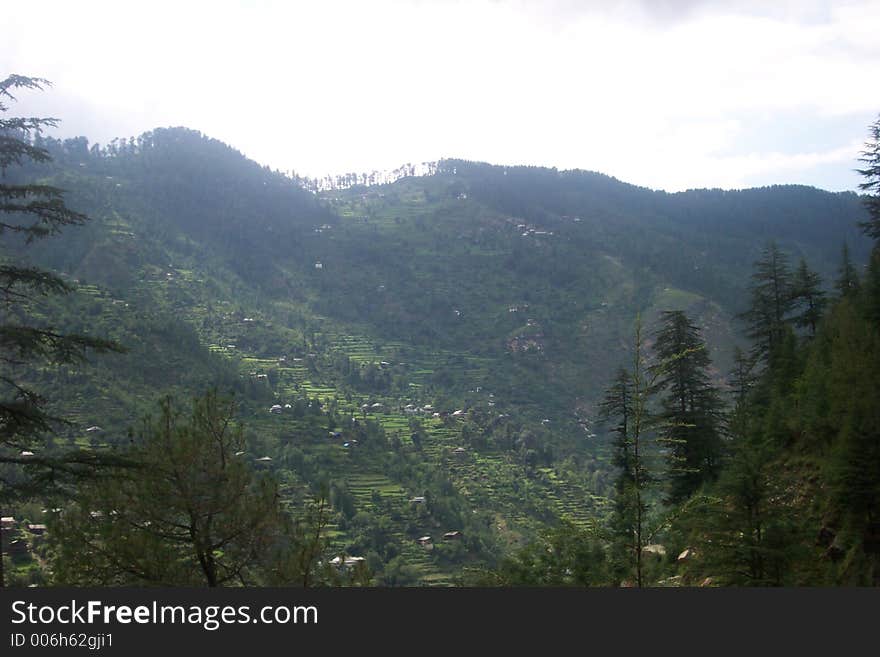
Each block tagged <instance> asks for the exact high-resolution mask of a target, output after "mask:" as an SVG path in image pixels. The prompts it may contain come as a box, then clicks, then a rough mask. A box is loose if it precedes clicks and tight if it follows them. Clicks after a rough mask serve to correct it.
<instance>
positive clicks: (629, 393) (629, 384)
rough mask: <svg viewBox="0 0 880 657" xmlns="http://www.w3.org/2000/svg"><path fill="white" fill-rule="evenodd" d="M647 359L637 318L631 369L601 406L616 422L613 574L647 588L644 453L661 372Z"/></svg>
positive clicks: (649, 476) (648, 473)
mask: <svg viewBox="0 0 880 657" xmlns="http://www.w3.org/2000/svg"><path fill="white" fill-rule="evenodd" d="M646 360H647V359H646V354H645V345H644V339H643V337H642V323H641V318H637V319H636V329H635V341H634V348H633V355H632V364H631V366H630V369H628V370H626V369H621V370H619V371H618V373H617V376H616V377H615V379H614V382H613V383H612V385H611V387H610V388H609V389H608V392H607V394H606V396H605V400H604V401H603V403H602V405H601V417H603V418H604V419H606V420H607V419H611V418H614V419H616V420H617V426H616V427H615V429H614V430H613V431H614V434H615V437H614V464H615V466H616V467H617V469H618V473H617V478H616V479H615V483H614V488H615V500H614V510H613V513H612V518H611V531H612V534H613V536H614V539H613V545H612V549H613V551H614V552H615V555H614V561H615V562H616V563H614V564H613V569H614V570H615V571H616V574H617V575H620V576H622V577H626V578H629V577H633V578H635V583H636V586H639V587H641V586H644V585H645V583H646V581H645V572H644V559H643V556H644V548H645V546H646V545H648V544H649V543H650V540H651V538H652V534H651V531H650V529H649V527H648V514H649V512H650V510H651V504H650V501H649V490H650V488H651V487H652V486H653V484H654V481H655V480H656V475H655V474H654V473H653V472H652V468H651V467H649V465H648V455H647V453H646V448H647V446H648V443H649V442H650V440H651V438H652V432H653V427H654V423H655V421H656V419H655V418H654V416H653V414H652V413H651V403H652V400H653V396H654V392H655V390H656V382H657V378H658V376H659V373H660V372H662V371H663V370H662V369H661V370H659V371H658V370H650V369H649V368H648V366H647V362H646Z"/></svg>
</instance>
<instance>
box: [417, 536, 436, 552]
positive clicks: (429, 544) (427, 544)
mask: <svg viewBox="0 0 880 657" xmlns="http://www.w3.org/2000/svg"><path fill="white" fill-rule="evenodd" d="M416 543H418V544H419V545H420V546H421V547H423V548H425V549H426V550H432V549H434V542H433V541H432V540H431V537H430V536H420V537H419V538H417V539H416Z"/></svg>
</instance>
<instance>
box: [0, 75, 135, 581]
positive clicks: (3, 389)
mask: <svg viewBox="0 0 880 657" xmlns="http://www.w3.org/2000/svg"><path fill="white" fill-rule="evenodd" d="M48 84H49V82H48V81H46V80H43V79H41V78H31V77H25V76H22V75H10V76H8V77H7V78H6V79H4V80H2V81H0V117H2V118H0V308H2V312H0V365H2V368H0V464H7V465H8V467H9V468H12V469H13V471H15V472H17V473H18V474H19V475H21V470H20V469H19V468H20V467H23V468H26V473H27V474H28V475H31V476H28V477H21V476H17V477H16V478H15V479H16V482H15V484H14V485H13V484H12V483H11V481H10V479H9V478H8V477H6V476H4V477H3V480H2V484H3V485H2V486H0V502H3V501H6V500H8V499H9V498H11V497H13V496H14V495H19V496H22V495H37V494H39V495H44V494H45V493H46V492H47V487H48V486H49V485H50V484H51V485H54V484H56V483H57V482H58V481H59V480H64V479H66V478H67V476H68V475H70V476H77V477H79V476H87V475H91V474H93V472H94V468H95V467H96V466H98V465H100V464H101V463H102V462H105V461H106V460H107V459H104V458H101V457H99V456H97V455H96V454H95V453H93V452H89V451H86V450H73V451H66V452H64V453H59V451H58V450H48V449H46V448H47V443H46V440H45V438H44V437H45V435H46V433H47V432H48V431H49V430H50V429H51V428H52V427H53V426H57V424H58V423H60V422H62V420H61V418H58V417H54V416H53V415H52V414H50V413H49V411H48V410H47V403H48V400H47V399H46V398H45V397H43V396H42V395H41V394H40V393H39V392H38V391H37V390H34V389H33V388H31V387H30V386H28V385H26V384H25V383H23V382H22V381H21V379H20V377H19V376H17V374H20V372H21V368H23V367H25V366H32V367H33V366H52V365H59V364H71V363H81V362H83V361H84V360H85V359H86V356H87V354H88V353H89V352H106V351H119V350H120V347H119V345H117V344H115V343H113V342H110V341H107V340H102V339H99V338H95V337H92V336H88V335H73V334H65V333H62V332H60V331H58V330H56V329H55V328H54V327H52V326H49V325H46V324H41V323H37V322H36V321H35V320H34V319H33V309H34V306H35V304H36V303H37V302H38V301H39V299H40V298H42V297H45V296H48V295H53V294H66V293H68V292H71V291H72V288H71V286H69V285H68V284H67V283H65V282H64V281H63V280H62V279H61V278H59V277H58V276H56V275H55V274H52V273H51V272H48V271H45V270H42V269H40V268H38V267H34V266H31V265H28V264H27V263H25V262H23V260H22V257H21V255H22V252H23V251H24V249H25V247H27V246H28V245H29V244H31V243H32V242H34V241H35V240H39V239H43V238H46V237H49V236H51V235H55V234H57V233H58V232H59V231H61V229H63V228H65V227H68V226H77V225H80V224H82V223H84V222H85V221H86V220H87V217H86V216H85V215H83V214H81V213H79V212H76V211H74V210H72V209H70V208H68V207H67V205H66V204H65V202H64V198H63V195H64V193H63V190H61V189H59V188H57V187H53V186H51V185H46V184H38V183H23V182H8V181H7V180H8V179H7V174H8V171H9V169H10V168H11V167H18V166H23V165H25V164H27V163H43V162H48V161H49V160H50V159H51V158H50V156H49V153H48V151H46V150H45V149H44V148H41V147H39V146H37V145H35V144H34V140H35V138H36V137H37V136H39V134H40V131H41V130H42V129H43V128H46V127H51V126H55V125H57V123H58V120H57V119H53V118H28V117H6V116H5V113H6V112H7V111H8V110H9V103H10V102H11V101H15V100H16V97H15V95H14V93H13V92H15V91H16V90H18V89H21V90H42V89H44V88H45V87H46V86H47V85H48ZM0 551H2V545H0ZM3 579H4V578H3V570H2V561H0V586H2V585H3Z"/></svg>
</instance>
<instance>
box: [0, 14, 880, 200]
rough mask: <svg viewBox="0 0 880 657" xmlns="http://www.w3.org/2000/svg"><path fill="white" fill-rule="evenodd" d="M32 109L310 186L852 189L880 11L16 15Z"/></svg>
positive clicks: (11, 58) (25, 97) (6, 29)
mask: <svg viewBox="0 0 880 657" xmlns="http://www.w3.org/2000/svg"><path fill="white" fill-rule="evenodd" d="M0 20H2V22H3V29H2V41H0V63H2V67H0V68H2V69H5V70H0V74H3V75H4V76H5V74H7V73H11V72H15V73H20V74H24V75H33V76H40V77H45V78H48V79H50V80H51V81H52V82H53V83H54V87H53V88H52V89H51V91H49V92H47V93H42V94H40V93H37V94H34V93H27V94H22V95H21V97H20V102H18V103H17V104H15V105H13V108H12V109H13V111H14V112H15V113H16V114H18V113H21V114H34V115H40V116H46V115H53V116H57V117H59V118H61V119H62V121H63V123H62V127H61V129H60V131H59V132H60V135H62V136H73V135H86V136H87V137H88V138H89V139H90V141H98V142H101V143H106V142H107V141H109V140H110V139H112V138H113V137H116V136H120V137H123V136H124V137H127V136H131V135H138V134H140V133H142V132H144V131H147V130H150V129H152V128H154V127H159V126H177V125H183V126H187V127H190V128H194V129H197V130H200V131H202V132H203V133H205V134H207V135H209V136H211V137H215V138H217V139H220V140H222V141H225V142H227V143H228V144H230V145H232V146H233V147H235V148H237V149H238V150H241V151H242V152H244V153H245V154H246V155H248V156H249V157H251V158H253V159H255V160H257V161H258V162H260V163H261V164H268V165H269V166H271V167H273V168H277V169H281V170H284V171H289V170H295V171H296V172H298V173H300V174H303V175H322V174H325V173H343V172H348V171H366V170H372V169H391V168H394V167H397V166H398V165H400V164H402V163H404V162H413V163H417V162H423V161H430V160H437V159H439V158H443V157H457V158H465V159H472V160H480V161H487V162H491V163H497V164H535V165H544V166H555V167H558V168H560V169H570V168H580V169H588V170H594V171H601V172H603V173H607V174H610V175H613V176H615V177H617V178H620V179H621V180H625V181H627V182H632V183H635V184H638V185H644V186H647V187H652V188H658V189H667V190H681V189H688V188H695V187H724V188H740V187H750V186H756V185H769V184H777V183H803V184H809V185H815V186H817V187H821V188H824V189H831V190H844V189H855V188H856V185H857V184H858V182H859V181H860V180H859V177H858V175H857V174H856V173H854V172H853V169H854V168H855V167H856V166H858V162H857V160H856V158H857V157H858V155H859V151H860V150H861V148H862V147H863V144H864V142H865V140H866V138H867V135H868V132H867V128H868V125H869V124H870V123H871V122H872V121H874V120H875V119H876V117H877V115H878V113H880V84H878V80H880V38H878V36H877V35H878V34H880V0H852V1H837V2H830V1H824V2H821V1H818V0H816V1H814V0H789V1H785V0H769V1H762V0H752V1H749V0H727V1H721V0H719V1H712V0H703V1H701V0H680V1H676V0H643V1H640V0H630V1H629V2H627V1H624V2H615V3H612V2H600V1H598V0H594V1H590V0H584V1H580V2H578V1H576V0H550V1H548V0H543V1H541V0H536V1H535V2H526V1H525V0H467V1H461V2H456V1H453V0H370V1H366V0H346V1H338V2H337V1H333V0H317V1H312V2H295V1H287V2H281V1H277V2H275V1H269V0H266V1H262V2H260V1H252V2H244V1H240V2H232V1H221V0H212V1H211V2H205V3H198V2H192V1H189V0H187V1H183V0H176V1H175V2H164V1H160V0H150V1H149V2H128V1H121V0H113V1H109V2H89V1H86V0H78V1H76V2H73V1H66V2H43V1H40V0H28V1H27V2H23V1H18V2H7V3H4V6H3V13H2V19H0Z"/></svg>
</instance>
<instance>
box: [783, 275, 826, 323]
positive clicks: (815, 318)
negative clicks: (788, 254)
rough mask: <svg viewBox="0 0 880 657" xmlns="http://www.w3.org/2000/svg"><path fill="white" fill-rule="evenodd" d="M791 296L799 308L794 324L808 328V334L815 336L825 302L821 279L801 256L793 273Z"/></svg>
mask: <svg viewBox="0 0 880 657" xmlns="http://www.w3.org/2000/svg"><path fill="white" fill-rule="evenodd" d="M792 297H793V299H794V302H795V303H796V304H797V305H798V306H799V307H800V308H801V312H800V314H798V315H797V316H796V317H795V318H794V323H795V326H797V327H798V328H803V329H809V331H810V336H815V335H816V326H817V324H818V323H819V320H820V319H821V318H822V313H823V312H824V310H825V304H826V303H827V302H826V299H825V293H824V292H823V291H822V279H821V278H820V277H819V274H817V273H816V272H814V271H812V270H811V269H810V268H809V267H808V266H807V261H806V260H805V259H804V258H801V261H800V264H799V265H798V268H797V271H796V272H795V274H794V284H793V290H792Z"/></svg>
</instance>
